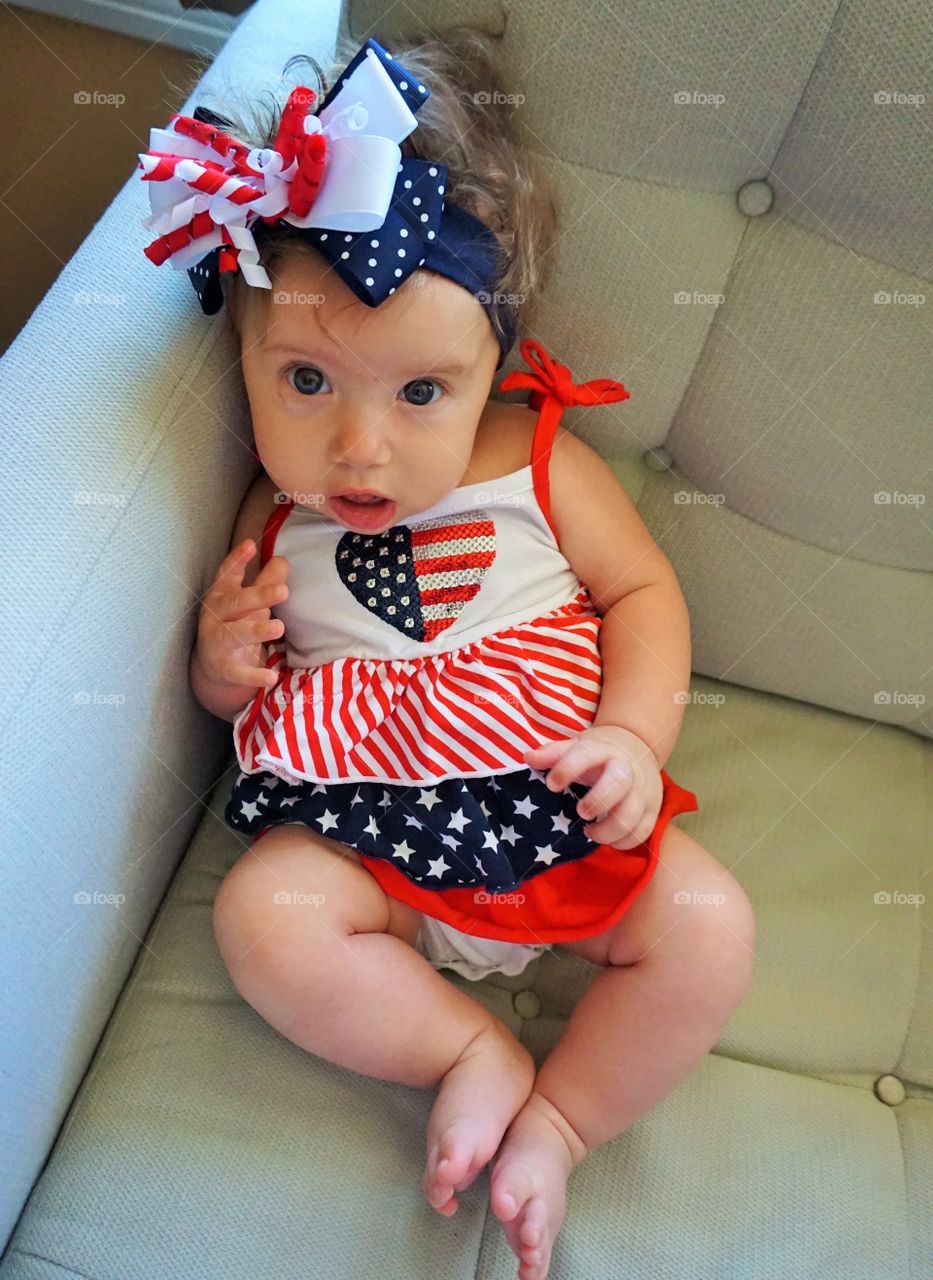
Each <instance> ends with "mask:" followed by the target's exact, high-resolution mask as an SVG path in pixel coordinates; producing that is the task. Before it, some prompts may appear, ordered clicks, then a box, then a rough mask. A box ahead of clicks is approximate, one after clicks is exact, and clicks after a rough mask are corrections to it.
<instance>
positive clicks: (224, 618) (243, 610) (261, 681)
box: [198, 538, 289, 689]
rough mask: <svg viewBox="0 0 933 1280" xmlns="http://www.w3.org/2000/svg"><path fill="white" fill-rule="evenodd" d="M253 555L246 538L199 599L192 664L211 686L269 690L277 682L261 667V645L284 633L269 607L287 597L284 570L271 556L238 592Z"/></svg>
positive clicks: (284, 562) (280, 561)
mask: <svg viewBox="0 0 933 1280" xmlns="http://www.w3.org/2000/svg"><path fill="white" fill-rule="evenodd" d="M256 550H257V548H256V544H255V542H254V541H253V540H252V538H246V539H245V540H244V541H243V542H241V543H240V544H239V545H238V546H236V547H234V548H233V550H232V551H231V552H230V553H229V554H228V555H227V556H226V558H225V559H224V560H223V562H222V563H221V566H220V568H219V569H218V570H217V575H216V577H215V578H214V581H213V583H212V584H211V587H210V589H209V590H208V592H207V595H206V596H205V597H204V602H203V605H202V607H201V616H200V618H199V620H198V661H199V662H200V664H201V668H202V670H203V672H204V674H205V675H206V676H207V677H208V679H209V680H212V681H213V682H214V683H215V684H221V685H223V684H228V685H238V686H244V685H245V686H249V687H251V688H252V687H259V688H263V687H264V688H266V689H271V688H272V686H273V685H274V684H276V682H277V681H278V675H277V673H276V672H275V671H270V670H269V669H268V668H267V667H265V666H264V665H263V643H264V642H265V641H267V640H276V639H278V638H279V637H280V636H281V635H282V634H283V632H284V630H285V624H284V623H283V622H282V620H281V619H280V618H273V617H272V613H271V606H272V605H274V604H281V603H282V601H283V600H285V599H287V598H288V587H287V586H286V585H285V579H286V577H287V575H288V568H289V566H288V561H287V560H286V559H285V557H284V556H272V558H271V559H270V560H268V561H267V562H266V564H265V565H264V566H263V568H262V569H260V571H259V573H257V575H256V578H255V581H254V582H253V583H252V584H251V585H250V586H248V587H244V586H243V576H244V574H245V571H246V566H247V565H248V564H249V562H250V560H252V558H253V556H254V555H255V554H256Z"/></svg>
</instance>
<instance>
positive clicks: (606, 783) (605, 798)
mask: <svg viewBox="0 0 933 1280" xmlns="http://www.w3.org/2000/svg"><path fill="white" fill-rule="evenodd" d="M525 760H526V761H527V763H528V764H529V765H530V766H531V768H532V769H550V772H549V773H548V776H547V786H548V787H549V788H550V789H551V790H552V791H565V790H566V789H567V787H568V786H569V784H570V783H572V782H580V783H582V785H583V786H585V787H590V788H591V790H589V791H588V792H587V793H586V795H585V796H583V798H582V799H581V800H580V801H579V803H578V804H577V813H579V815H580V817H581V818H595V817H597V816H598V815H599V814H602V815H603V816H602V818H600V820H599V821H598V822H595V823H593V822H590V823H589V824H588V825H587V826H585V827H584V828H583V830H584V831H585V832H586V834H587V835H588V836H589V838H590V839H591V840H595V841H596V843H597V844H608V845H612V847H613V848H614V849H634V848H635V846H636V845H639V844H641V843H642V841H643V840H647V838H648V836H649V835H650V834H651V832H652V829H653V828H654V824H655V823H656V822H657V819H658V814H659V812H660V810H661V801H662V800H663V799H664V782H663V780H662V778H661V769H660V766H659V765H658V759H657V756H656V755H655V754H654V752H653V751H652V750H651V748H650V747H649V746H648V744H647V743H646V742H643V741H642V739H641V738H639V737H638V735H637V734H635V733H631V732H630V731H629V730H628V729H622V728H620V727H619V726H617V725H608V724H604V725H597V726H594V727H592V728H589V729H584V730H583V732H582V733H578V734H577V736H576V737H575V738H563V739H560V740H559V741H557V742H545V743H542V745H541V746H540V747H534V748H533V749H532V750H531V751H529V752H527V753H526V755H525ZM551 766H553V767H551Z"/></svg>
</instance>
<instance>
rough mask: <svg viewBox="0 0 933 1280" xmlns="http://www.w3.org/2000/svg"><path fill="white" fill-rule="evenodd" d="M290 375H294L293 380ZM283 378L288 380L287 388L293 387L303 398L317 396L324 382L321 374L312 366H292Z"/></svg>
mask: <svg viewBox="0 0 933 1280" xmlns="http://www.w3.org/2000/svg"><path fill="white" fill-rule="evenodd" d="M292 374H294V375H295V377H294V379H292V376H291V375H292ZM285 377H286V378H287V379H288V383H289V386H291V387H294V389H295V390H296V391H297V392H298V393H299V394H300V395H303V396H313V395H317V393H318V392H319V391H320V389H321V383H322V382H323V381H324V375H323V373H321V371H320V369H317V368H315V366H314V365H313V364H293V365H292V366H291V368H289V369H287V370H286V372H285Z"/></svg>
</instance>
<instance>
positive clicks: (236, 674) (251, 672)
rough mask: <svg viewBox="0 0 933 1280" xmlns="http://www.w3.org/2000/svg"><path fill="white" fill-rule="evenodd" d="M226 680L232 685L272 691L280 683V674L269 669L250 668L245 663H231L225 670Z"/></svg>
mask: <svg viewBox="0 0 933 1280" xmlns="http://www.w3.org/2000/svg"><path fill="white" fill-rule="evenodd" d="M224 679H225V680H228V681H229V682H230V683H231V684H246V685H253V686H255V687H256V688H257V689H271V688H272V687H273V685H276V684H278V682H279V672H278V671H273V670H271V668H269V667H250V666H247V664H246V663H245V662H232V661H231V662H229V663H228V664H227V666H226V667H225V668H224Z"/></svg>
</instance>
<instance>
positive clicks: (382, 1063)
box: [141, 29, 754, 1280]
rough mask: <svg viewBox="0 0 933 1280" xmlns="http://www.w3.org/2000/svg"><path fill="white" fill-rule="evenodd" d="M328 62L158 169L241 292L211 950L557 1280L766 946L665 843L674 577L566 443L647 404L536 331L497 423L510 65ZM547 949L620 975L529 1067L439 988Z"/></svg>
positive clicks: (531, 219) (683, 617) (490, 1026)
mask: <svg viewBox="0 0 933 1280" xmlns="http://www.w3.org/2000/svg"><path fill="white" fill-rule="evenodd" d="M343 62H344V59H343V58H341V59H339V61H338V62H337V64H336V65H338V66H341V68H342V69H341V70H340V72H339V74H337V75H336V76H335V77H334V81H333V88H331V89H330V90H329V91H328V92H326V94H325V96H324V97H323V99H322V98H321V96H320V91H322V90H326V85H327V82H326V78H324V77H321V79H322V81H323V83H322V84H319V86H318V91H312V90H310V89H308V88H307V87H306V86H298V87H296V88H295V89H294V90H293V91H292V93H291V94H290V96H289V99H288V102H287V104H286V105H285V106H284V108H282V109H281V114H280V115H279V116H278V118H277V120H276V121H275V122H274V127H272V128H271V129H269V130H267V131H265V132H263V131H259V132H258V133H257V134H256V135H255V136H253V137H252V139H251V141H250V142H245V141H244V140H243V139H244V138H247V137H250V131H249V129H247V128H242V129H235V128H234V126H233V124H232V122H231V121H230V120H229V119H226V118H224V117H221V116H218V115H215V114H214V113H213V112H211V111H209V110H207V109H205V108H201V107H199V108H197V109H196V111H195V114H194V116H193V117H182V116H176V117H173V118H172V120H171V121H170V125H171V126H173V127H172V128H171V129H170V130H164V131H157V130H154V131H153V139H152V142H151V147H152V150H151V151H150V152H149V153H147V154H146V155H144V156H142V157H141V160H142V167H143V169H144V171H145V172H144V177H145V178H146V179H147V180H149V182H150V186H149V191H150V194H151V198H152V207H153V215H152V217H151V218H150V219H147V225H149V226H151V227H152V228H154V229H155V230H156V231H157V232H158V233H159V239H158V240H156V241H155V242H153V244H152V245H150V246H149V248H148V249H147V250H146V253H147V256H149V257H150V258H151V260H152V261H154V262H156V263H158V262H161V261H165V260H171V261H172V264H173V266H175V267H180V268H183V269H187V270H188V273H189V276H190V279H191V281H192V284H193V285H194V287H195V289H196V291H197V293H198V296H199V298H200V301H201V305H202V308H203V309H204V310H205V311H206V312H208V313H212V312H215V311H217V310H218V309H219V308H220V307H221V306H222V305H223V303H224V302H225V301H226V303H227V314H228V315H229V316H230V318H231V322H232V323H233V325H234V327H235V332H236V334H237V336H238V340H239V344H240V351H241V362H242V371H243V376H244V379H245V384H246V390H247V393H248V397H249V404H250V409H251V414H252V423H253V430H254V436H255V452H256V456H257V457H258V459H259V461H260V462H261V470H260V471H259V474H258V475H257V477H256V479H255V481H254V483H253V485H252V487H251V488H250V489H249V491H248V492H247V494H246V496H245V498H244V500H243V503H242V506H241V509H240V512H239V516H238V518H237V521H236V527H235V529H234V532H233V538H232V549H231V551H230V553H229V554H228V555H227V557H226V558H225V559H224V561H223V563H222V564H221V565H220V567H219V569H218V571H217V575H216V577H215V579H214V581H213V584H212V585H211V587H210V590H209V591H208V593H207V595H206V597H205V599H204V602H203V608H202V610H201V616H200V620H199V626H198V637H197V643H196V646H195V649H194V652H193V654H192V664H191V679H192V685H193V688H194V691H195V694H196V695H197V697H198V698H199V699H200V701H201V702H202V703H203V705H204V706H205V707H207V708H208V709H209V710H210V711H212V712H213V713H214V714H215V715H217V716H220V717H222V718H223V719H226V720H228V721H230V722H232V724H233V733H234V742H235V746H236V750H237V757H238V760H239V764H240V773H239V777H238V778H237V781H236V783H235V785H234V787H233V790H232V793H231V796H230V801H229V804H228V805H227V809H226V814H225V817H226V820H227V821H228V823H229V824H230V826H231V827H232V828H233V829H235V830H237V831H239V832H242V833H244V834H246V835H248V836H250V837H255V838H254V839H253V841H252V844H251V845H250V847H249V848H247V849H246V851H245V852H244V853H243V854H242V856H241V857H240V858H239V860H238V861H237V862H236V864H235V865H234V866H233V868H232V870H231V871H230V872H229V874H228V875H227V876H226V878H225V879H224V881H223V883H222V885H221V886H220V889H219V891H218V894H217V898H216V904H215V907H214V930H215V935H216V939H217V945H218V947H219V950H220V954H221V956H222V958H223V961H224V963H225V965H226V967H227V969H228V971H229V974H230V977H231V980H232V982H233V984H234V986H235V987H236V989H237V991H239V992H240V993H241V994H242V996H243V997H244V999H245V1000H247V1001H248V1002H249V1003H250V1004H251V1005H252V1006H253V1007H254V1008H255V1009H256V1010H257V1011H258V1012H259V1013H260V1014H261V1015H262V1017H263V1018H265V1019H266V1020H267V1021H268V1022H269V1023H270V1024H271V1025H272V1026H273V1027H275V1028H276V1029H277V1030H278V1031H279V1032H280V1033H281V1034H282V1035H284V1036H286V1037H287V1038H288V1039H290V1040H291V1041H293V1042H294V1043H295V1044H297V1045H300V1046H301V1047H302V1048H304V1049H306V1050H308V1051H309V1052H311V1053H314V1054H317V1055H319V1056H320V1057H323V1058H325V1059H327V1060H328V1061H330V1062H334V1063H338V1064H340V1065H341V1066H344V1067H349V1068H351V1069H352V1070H354V1071H357V1072H361V1073H363V1074H365V1075H370V1076H376V1077H379V1078H381V1079H385V1080H395V1081H401V1082H404V1083H405V1084H409V1085H416V1086H422V1087H431V1088H434V1087H436V1086H439V1087H438V1089H437V1096H436V1099H435V1101H434V1106H433V1109H432V1111H431V1116H430V1120H429V1123H428V1133H427V1161H426V1168H425V1173H424V1178H423V1190H424V1193H425V1195H426V1197H427V1200H428V1202H429V1203H430V1204H431V1205H432V1206H433V1207H434V1208H435V1209H436V1210H437V1211H438V1212H439V1213H441V1214H444V1215H449V1214H452V1213H454V1212H455V1211H456V1209H457V1207H458V1200H457V1196H456V1192H458V1191H463V1190H464V1189H465V1188H467V1187H469V1186H470V1184H471V1183H472V1182H473V1181H474V1180H475V1179H476V1177H477V1175H478V1174H479V1173H480V1171H481V1170H482V1169H483V1168H484V1167H485V1166H486V1165H487V1164H488V1163H489V1162H490V1161H492V1162H493V1163H492V1166H491V1169H490V1195H491V1206H492V1209H493V1212H494V1213H495V1214H496V1216H497V1217H498V1218H499V1219H500V1220H501V1222H502V1223H503V1226H504V1230H505V1233H506V1235H507V1238H508V1241H509V1244H510V1246H511V1248H512V1249H513V1250H514V1252H515V1254H516V1255H517V1257H518V1259H519V1267H518V1275H519V1277H520V1280H543V1278H544V1277H545V1276H546V1275H547V1272H548V1268H549V1265H550V1260H551V1252H552V1248H553V1245H554V1241H555V1237H556V1235H557V1232H558V1230H559V1228H560V1225H561V1222H562V1219H563V1216H564V1210H565V1196H566V1184H567V1180H568V1177H569V1175H570V1173H571V1171H572V1170H573V1168H574V1167H575V1166H576V1165H578V1164H579V1163H580V1162H581V1161H582V1160H584V1158H585V1157H586V1155H587V1153H588V1152H589V1151H590V1150H592V1149H593V1148H594V1147H597V1146H599V1145H600V1144H601V1143H604V1142H608V1141H609V1140H610V1139H612V1138H613V1137H615V1136H616V1135H617V1134H620V1133H622V1132H623V1131H624V1130H626V1129H627V1128H629V1126H631V1125H632V1124H634V1122H635V1121H636V1120H637V1119H638V1118H639V1117H640V1116H642V1115H644V1114H645V1112H647V1111H648V1110H649V1109H650V1108H651V1107H653V1106H654V1105H655V1103H657V1102H658V1101H659V1100H660V1099H662V1098H664V1097H665V1096H666V1095H668V1094H669V1093H670V1092H671V1091H672V1090H673V1089H674V1088H675V1087H676V1086H677V1084H678V1083H679V1082H680V1081H681V1080H683V1079H684V1077H685V1076H687V1075H688V1073H689V1072H690V1071H691V1070H692V1069H693V1068H694V1067H695V1066H696V1065H697V1063H698V1062H699V1061H700V1060H701V1059H702V1058H703V1057H704V1055H705V1054H706V1053H707V1052H708V1051H709V1050H710V1048H711V1047H712V1046H713V1045H714V1044H715V1043H716V1041H717V1039H718V1038H719V1036H720V1034H721V1032H722V1030H723V1027H724V1025H725V1024H726V1022H727V1021H728V1019H729V1017H730V1016H731V1014H732V1012H733V1010H734V1009H735V1008H736V1006H737V1005H738V1003H739V1001H740V1000H741V999H742V997H743V995H744V992H745V990H746V988H747V986H748V983H749V979H750V974H751V969H752V959H753V946H754V926H753V918H752V914H751V910H750V907H749V904H748V900H747V898H746V897H745V894H744V893H743V891H742V889H741V888H740V886H739V885H738V884H737V883H736V881H735V880H734V879H733V878H732V876H731V875H729V873H728V872H727V871H726V870H725V868H724V867H723V866H722V865H721V864H720V863H719V862H718V861H717V860H716V859H715V858H714V857H713V856H712V855H710V854H709V853H708V852H707V851H706V850H705V849H703V848H702V847H701V846H700V845H698V844H697V843H696V842H695V841H694V840H692V839H691V838H690V837H689V836H687V835H685V834H684V833H683V832H682V831H681V830H680V829H679V828H677V827H676V826H674V825H673V824H671V823H670V819H671V818H672V817H673V816H674V815H675V814H677V813H684V812H689V811H691V810H695V809H696V808H697V802H696V797H695V796H694V795H693V793H691V792H689V791H686V790H684V789H683V788H681V787H679V786H678V785H677V784H676V783H675V782H674V781H673V780H672V779H671V778H670V777H669V775H668V774H667V773H666V772H665V769H664V764H665V762H666V760H667V758H668V757H669V755H670V753H671V751H672V749H673V747H674V743H675V741H676V738H677V735H678V732H679V727H680V721H681V719H682V716H683V711H684V705H685V700H686V695H685V691H686V689H687V687H688V684H689V679H690V642H689V622H688V616H687V610H686V606H685V603H684V599H683V596H682V594H681V591H680V589H679V586H678V582H677V579H676V576H675V574H674V571H673V569H672V567H671V565H670V563H669V562H668V560H667V559H666V557H665V556H664V554H663V553H662V551H661V550H660V549H659V547H658V546H657V544H656V543H655V542H654V541H653V539H652V538H651V536H650V535H649V533H648V531H647V529H646V527H645V525H644V524H643V522H642V521H641V519H640V518H639V516H638V514H637V512H636V510H635V508H634V506H633V504H632V503H631V501H630V500H629V498H628V497H627V495H626V493H625V491H624V490H623V489H622V487H621V486H620V485H619V483H618V481H617V480H616V479H615V477H614V475H613V473H612V471H611V470H610V468H609V467H608V466H607V465H606V463H605V462H604V461H603V460H602V458H601V457H600V456H599V454H597V453H596V452H595V451H594V450H593V449H591V448H589V447H588V446H587V445H585V444H584V443H583V442H582V441H581V440H580V439H578V438H577V437H576V436H575V435H573V434H571V433H570V432H568V431H566V430H565V429H563V428H562V427H559V422H558V420H559V418H560V416H561V413H562V410H563V408H564V407H565V406H567V405H572V404H578V405H587V406H596V405H600V404H606V403H609V402H611V401H616V402H620V401H623V400H624V399H625V398H627V396H628V392H627V391H626V390H625V388H624V387H623V386H622V384H621V383H618V382H615V381H614V380H612V379H602V380H595V381H592V382H587V383H583V384H576V383H574V382H573V381H572V379H571V376H570V372H569V370H568V369H567V368H566V366H564V365H562V364H560V363H559V362H558V361H556V360H554V359H553V358H552V357H551V356H550V355H549V354H548V353H547V351H546V350H545V349H544V347H543V346H542V345H541V343H540V342H536V341H533V340H531V339H526V340H525V341H523V342H522V343H521V353H522V356H523V357H524V360H525V362H526V364H527V366H528V370H527V371H523V372H515V373H512V374H511V375H509V377H507V378H505V379H504V380H503V381H502V382H501V383H500V385H499V389H500V390H503V389H504V390H510V389H513V388H519V389H521V388H525V389H528V390H529V391H530V393H531V394H530V399H529V405H527V406H526V405H520V404H514V403H507V402H504V401H502V400H493V399H491V398H490V392H491V390H492V383H493V379H494V377H495V373H496V371H497V370H498V369H499V368H500V367H501V365H502V363H503V360H504V358H505V356H506V354H507V353H508V351H509V350H510V348H511V346H512V344H513V342H514V339H515V336H516V328H517V323H518V319H519V316H521V318H522V320H523V321H524V322H525V323H526V324H527V317H528V314H529V306H530V300H531V299H532V298H533V296H534V295H535V294H536V293H538V292H539V290H540V280H541V277H542V274H543V272H542V267H543V259H544V258H545V256H546V255H547V254H548V253H549V252H550V250H551V248H552V247H553V245H554V242H555V241H554V234H555V233H554V227H555V222H554V218H555V213H554V206H553V204H552V203H551V201H550V199H549V197H548V195H547V194H546V192H543V191H542V189H541V186H540V180H538V179H536V178H534V177H533V176H532V173H531V171H530V169H529V167H528V164H527V160H526V157H525V155H524V153H523V152H522V149H521V147H520V146H519V145H518V142H517V140H516V138H515V135H514V131H513V125H512V122H511V119H510V117H509V116H508V115H507V114H506V113H505V112H504V111H503V109H502V107H501V106H500V105H499V103H501V102H502V101H503V100H504V99H503V98H502V97H501V96H499V95H498V93H497V92H493V90H496V89H497V86H498V84H499V82H498V81H497V79H496V76H495V72H494V66H493V63H492V54H491V51H490V49H489V47H488V45H487V44H486V42H485V41H484V40H483V38H482V37H480V36H479V35H478V34H477V33H475V32H470V31H468V30H466V29H461V30H459V31H456V32H452V33H449V34H448V35H446V36H445V38H444V41H443V42H441V41H432V40H422V41H417V40H413V41H411V42H410V43H409V44H408V45H407V46H406V48H405V49H404V50H403V51H400V52H399V51H397V53H396V55H395V56H393V55H390V54H389V52H388V51H387V50H386V49H385V48H384V47H383V46H382V45H380V44H379V43H378V42H377V41H376V40H373V39H370V40H368V41H367V42H366V44H365V45H364V46H363V47H362V48H360V49H359V50H357V51H355V52H354V54H353V56H352V57H351V58H350V60H349V63H348V65H346V66H343V65H342V64H343ZM416 113H417V119H416ZM415 131H416V132H415ZM413 133H414V134H415V136H414V137H411V136H409V135H411V134H413ZM399 144H402V146H401V148H400V146H399ZM260 250H262V260H261V262H260ZM257 553H258V555H257ZM553 944H558V945H560V946H561V947H564V948H566V950H567V951H569V952H572V953H574V954H576V955H578V956H582V957H584V958H585V959H587V960H589V961H591V962H592V963H593V964H594V965H597V966H599V967H600V969H601V972H599V973H598V974H597V976H596V977H595V979H594V981H593V982H592V984H591V985H590V986H589V988H588V990H587V991H586V993H585V994H584V996H583V998H582V999H581V1001H580V1002H579V1004H578V1005H577V1007H576V1008H575V1010H574V1011H573V1014H572V1016H571V1018H570V1020H569V1022H568V1024H567V1027H566V1029H565V1030H564V1033H563V1035H562V1036H561V1038H560V1040H559V1041H558V1043H557V1045H556V1046H555V1048H554V1050H553V1052H552V1053H551V1054H550V1056H549V1057H548V1058H547V1059H546V1060H545V1061H544V1063H543V1065H542V1066H541V1068H540V1070H538V1071H537V1072H536V1069H535V1064H534V1062H533V1060H532V1058H531V1055H530V1053H529V1052H528V1050H527V1049H526V1048H525V1047H524V1046H523V1045H522V1044H520V1043H519V1041H518V1040H517V1039H516V1038H515V1036H514V1035H513V1034H512V1032H511V1031H510V1030H509V1029H508V1028H507V1027H506V1026H505V1025H504V1023H502V1022H501V1021H500V1020H499V1019H498V1018H496V1017H495V1016H494V1015H493V1014H492V1013H491V1012H489V1011H488V1010H487V1009H486V1008H485V1006H483V1005H482V1004H480V1003H479V1002H478V1001H476V1000H474V999H473V998H471V997H470V996H469V995H468V994H467V993H466V991H465V990H464V989H463V988H462V987H461V986H459V985H456V984H454V983H453V982H450V981H448V980H447V979H446V978H445V977H444V976H443V974H442V973H441V972H440V970H441V969H443V968H449V969H451V970H453V971H454V972H456V973H458V974H460V975H461V976H463V977H466V978H468V979H470V980H476V979H478V978H481V977H483V976H485V975H486V974H489V973H493V972H503V973H508V974H515V973H520V972H521V971H522V969H523V968H524V967H525V966H526V965H527V964H528V962H529V960H530V959H532V958H533V957H534V956H537V955H539V954H540V953H541V952H542V951H543V950H544V949H546V948H548V947H550V946H551V945H553Z"/></svg>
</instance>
